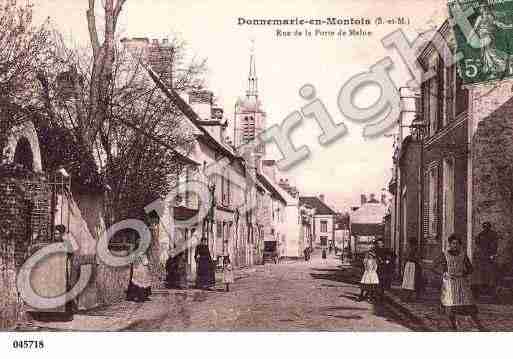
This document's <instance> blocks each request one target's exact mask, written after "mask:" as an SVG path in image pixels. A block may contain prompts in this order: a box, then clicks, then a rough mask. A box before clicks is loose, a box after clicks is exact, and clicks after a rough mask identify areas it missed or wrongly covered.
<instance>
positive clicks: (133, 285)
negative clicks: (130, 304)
mask: <svg viewBox="0 0 513 359" xmlns="http://www.w3.org/2000/svg"><path fill="white" fill-rule="evenodd" d="M148 266H149V261H148V257H147V256H146V255H145V254H142V255H141V256H140V257H139V258H137V260H136V261H135V262H134V264H132V273H131V279H130V284H129V285H128V291H127V299H128V300H131V301H136V302H144V301H147V300H149V296H150V295H151V274H150V270H149V268H148Z"/></svg>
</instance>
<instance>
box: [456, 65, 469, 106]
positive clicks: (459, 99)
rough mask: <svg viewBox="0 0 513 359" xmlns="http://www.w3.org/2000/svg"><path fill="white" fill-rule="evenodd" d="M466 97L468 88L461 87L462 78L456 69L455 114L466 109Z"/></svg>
mask: <svg viewBox="0 0 513 359" xmlns="http://www.w3.org/2000/svg"><path fill="white" fill-rule="evenodd" d="M468 97H469V96H468V90H466V89H464V88H463V80H462V79H461V76H460V74H459V71H458V72H457V73H456V115H459V114H460V113H462V112H464V111H466V110H467V108H468Z"/></svg>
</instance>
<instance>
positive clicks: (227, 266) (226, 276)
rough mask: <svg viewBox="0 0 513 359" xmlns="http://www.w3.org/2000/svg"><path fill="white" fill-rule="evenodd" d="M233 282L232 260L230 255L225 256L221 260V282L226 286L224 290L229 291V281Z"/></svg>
mask: <svg viewBox="0 0 513 359" xmlns="http://www.w3.org/2000/svg"><path fill="white" fill-rule="evenodd" d="M233 282H234V278H233V268H232V262H231V261H230V256H225V257H224V260H223V283H224V284H225V286H226V291H227V292H229V291H230V283H233Z"/></svg>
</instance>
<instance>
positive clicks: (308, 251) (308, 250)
mask: <svg viewBox="0 0 513 359" xmlns="http://www.w3.org/2000/svg"><path fill="white" fill-rule="evenodd" d="M310 253H311V249H310V247H306V248H305V250H304V251H303V254H304V256H305V262H308V261H310Z"/></svg>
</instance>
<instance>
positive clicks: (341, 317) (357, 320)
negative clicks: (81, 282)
mask: <svg viewBox="0 0 513 359" xmlns="http://www.w3.org/2000/svg"><path fill="white" fill-rule="evenodd" d="M339 265H340V259H336V258H335V257H334V256H333V255H332V256H331V257H328V259H327V260H322V259H321V258H320V256H319V252H318V251H317V253H316V255H314V257H313V259H312V261H311V262H309V263H306V262H304V261H294V262H288V263H287V262H284V263H280V264H277V265H275V264H270V263H269V264H265V265H263V266H257V267H255V268H253V269H251V270H249V271H247V272H243V273H241V274H240V275H239V276H238V279H237V280H236V281H235V283H234V285H233V289H232V290H231V291H230V292H229V293H226V292H224V291H222V289H221V284H218V288H217V290H216V291H199V290H170V291H158V292H156V293H155V294H154V295H152V297H151V301H149V302H145V303H142V304H141V303H133V302H123V303H119V304H115V305H113V306H111V307H108V308H105V309H99V310H93V311H90V312H88V313H83V314H77V315H75V317H76V318H77V319H76V320H74V321H73V322H75V323H61V324H53V329H57V330H129V331H147V330H151V331H155V330H163V331H198V330H200V331H209V330H216V331H231V330H234V331H274V330H277V331H280V330H286V331H314V330H323V331H324V330H326V331H376V330H378V331H405V330H410V329H413V328H412V327H411V326H410V327H406V325H408V326H409V324H405V323H407V321H406V322H405V321H404V318H400V317H398V316H397V314H396V313H394V311H393V310H392V309H391V308H388V307H383V306H375V305H372V304H369V303H367V302H356V301H354V298H355V296H356V295H357V293H358V291H359V288H358V286H357V285H356V284H352V283H350V281H348V280H344V281H342V280H343V277H344V276H343V273H344V272H343V271H344V270H343V269H341V268H340V267H339ZM102 322H104V323H102ZM81 323H82V324H81ZM88 323H91V324H90V325H89V324H88ZM109 323H115V324H113V325H111V324H109ZM40 324H42V323H40ZM42 325H43V327H46V328H48V327H50V328H52V324H49V323H48V324H42ZM43 327H42V328H41V329H43Z"/></svg>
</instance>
